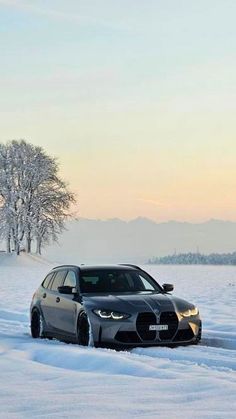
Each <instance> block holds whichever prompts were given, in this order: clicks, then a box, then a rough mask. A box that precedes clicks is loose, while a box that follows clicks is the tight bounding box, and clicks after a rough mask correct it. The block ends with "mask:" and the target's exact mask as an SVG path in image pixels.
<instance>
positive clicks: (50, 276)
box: [42, 272, 54, 288]
mask: <svg viewBox="0 0 236 419" xmlns="http://www.w3.org/2000/svg"><path fill="white" fill-rule="evenodd" d="M53 275H54V272H52V273H50V274H48V275H47V276H46V278H45V279H44V281H43V283H42V286H43V288H49V284H50V282H51V279H52V277H53Z"/></svg>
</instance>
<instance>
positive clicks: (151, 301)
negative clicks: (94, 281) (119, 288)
mask: <svg viewBox="0 0 236 419" xmlns="http://www.w3.org/2000/svg"><path fill="white" fill-rule="evenodd" d="M83 302H84V304H85V305H86V307H87V308H89V309H91V310H93V309H95V308H97V309H98V308H100V309H106V310H116V311H124V312H128V313H136V312H137V311H139V312H140V311H153V310H159V311H173V310H174V311H184V310H188V309H192V308H193V307H194V306H193V304H191V303H189V302H187V301H185V300H183V299H181V298H178V297H175V296H172V295H171V294H161V293H155V292H153V293H150V292H140V293H135V294H131V293H126V294H125V293H122V294H112V295H110V294H100V295H97V294H96V295H95V294H90V295H88V294H87V295H84V296H83Z"/></svg>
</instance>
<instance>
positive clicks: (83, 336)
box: [77, 311, 90, 346]
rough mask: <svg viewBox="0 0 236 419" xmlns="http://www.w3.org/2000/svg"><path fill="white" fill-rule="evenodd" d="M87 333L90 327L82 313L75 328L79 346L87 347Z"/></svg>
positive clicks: (85, 315)
mask: <svg viewBox="0 0 236 419" xmlns="http://www.w3.org/2000/svg"><path fill="white" fill-rule="evenodd" d="M89 331H90V326H89V322H88V317H87V314H86V313H85V312H84V311H83V312H82V313H81V314H80V315H79V318H78V326H77V340H78V344H79V345H82V346H88V344H89Z"/></svg>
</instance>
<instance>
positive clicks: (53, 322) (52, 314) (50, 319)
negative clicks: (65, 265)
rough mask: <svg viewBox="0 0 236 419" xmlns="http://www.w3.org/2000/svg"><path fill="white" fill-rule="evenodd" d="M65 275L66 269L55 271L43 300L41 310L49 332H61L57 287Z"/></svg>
mask: <svg viewBox="0 0 236 419" xmlns="http://www.w3.org/2000/svg"><path fill="white" fill-rule="evenodd" d="M66 274H67V269H59V270H57V271H56V273H55V275H54V277H53V279H52V281H51V283H50V289H47V292H46V297H45V298H44V299H43V304H42V310H43V314H44V318H45V321H46V323H47V326H48V328H49V329H51V330H55V331H57V332H58V333H59V332H60V330H61V324H60V317H61V316H60V309H59V305H60V304H59V303H60V296H61V294H59V292H58V287H60V286H61V285H62V284H63V282H64V279H65V276H66Z"/></svg>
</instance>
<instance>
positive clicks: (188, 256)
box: [148, 252, 236, 265]
mask: <svg viewBox="0 0 236 419" xmlns="http://www.w3.org/2000/svg"><path fill="white" fill-rule="evenodd" d="M148 263H149V264H158V265H236V252H233V253H222V254H220V253H211V254H210V255H203V254H201V253H178V254H174V255H169V256H162V257H153V258H152V259H149V261H148Z"/></svg>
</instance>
